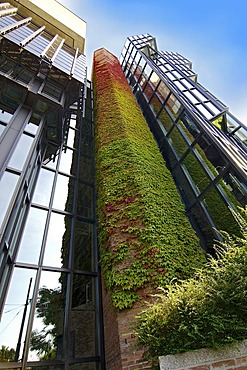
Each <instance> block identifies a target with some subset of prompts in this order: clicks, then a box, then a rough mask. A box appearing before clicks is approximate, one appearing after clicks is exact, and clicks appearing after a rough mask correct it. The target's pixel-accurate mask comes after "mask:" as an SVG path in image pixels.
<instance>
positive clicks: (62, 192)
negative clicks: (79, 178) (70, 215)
mask: <svg viewBox="0 0 247 370" xmlns="http://www.w3.org/2000/svg"><path fill="white" fill-rule="evenodd" d="M73 189H74V180H73V179H72V178H69V177H67V176H63V175H58V177H57V183H56V188H55V195H54V200H53V208H57V209H61V210H63V211H64V210H65V211H67V212H71V211H72V206H73Z"/></svg>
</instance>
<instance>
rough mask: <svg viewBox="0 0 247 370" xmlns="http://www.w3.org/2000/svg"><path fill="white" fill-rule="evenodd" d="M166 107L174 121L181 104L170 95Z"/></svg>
mask: <svg viewBox="0 0 247 370" xmlns="http://www.w3.org/2000/svg"><path fill="white" fill-rule="evenodd" d="M166 107H167V108H168V109H169V111H170V112H171V113H172V115H173V117H174V118H175V119H176V118H177V117H178V116H179V113H180V111H179V110H180V108H181V107H182V105H181V103H180V102H179V101H178V100H177V98H176V97H175V95H173V94H171V95H170V97H169V99H168V101H167V102H166Z"/></svg>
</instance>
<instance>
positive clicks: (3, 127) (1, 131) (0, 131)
mask: <svg viewBox="0 0 247 370" xmlns="http://www.w3.org/2000/svg"><path fill="white" fill-rule="evenodd" d="M5 127H6V126H4V125H2V124H1V123H0V136H1V135H2V133H3V131H4V129H5Z"/></svg>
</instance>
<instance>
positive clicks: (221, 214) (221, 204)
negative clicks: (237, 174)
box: [204, 188, 241, 236]
mask: <svg viewBox="0 0 247 370" xmlns="http://www.w3.org/2000/svg"><path fill="white" fill-rule="evenodd" d="M204 204H205V206H206V208H207V210H208V212H209V214H210V217H211V218H212V220H213V222H214V224H215V226H216V228H217V229H218V230H219V231H221V230H224V231H227V232H228V233H230V234H237V235H238V236H240V235H241V233H240V230H239V225H238V224H237V222H236V220H235V218H234V217H233V215H232V213H231V211H230V209H229V207H228V205H227V204H226V202H225V201H224V199H223V198H222V196H221V195H220V193H219V192H218V190H217V189H216V188H211V189H210V190H209V191H208V192H207V193H206V195H205V197H204Z"/></svg>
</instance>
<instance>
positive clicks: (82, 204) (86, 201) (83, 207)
mask: <svg viewBox="0 0 247 370" xmlns="http://www.w3.org/2000/svg"><path fill="white" fill-rule="evenodd" d="M92 200H93V195H92V187H91V186H90V185H86V184H82V183H79V184H78V202H77V214H78V215H81V216H83V217H88V218H92V217H93V208H92Z"/></svg>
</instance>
